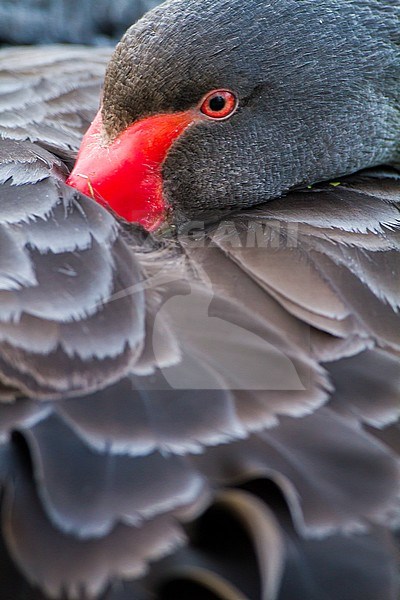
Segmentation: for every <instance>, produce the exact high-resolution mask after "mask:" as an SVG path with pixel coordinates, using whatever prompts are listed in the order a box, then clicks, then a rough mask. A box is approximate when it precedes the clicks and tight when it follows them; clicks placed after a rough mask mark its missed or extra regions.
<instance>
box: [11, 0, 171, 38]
mask: <svg viewBox="0 0 400 600" xmlns="http://www.w3.org/2000/svg"><path fill="white" fill-rule="evenodd" d="M157 4H160V0H0V44H2V45H4V44H49V43H72V44H90V45H110V44H115V42H116V41H118V39H119V38H120V37H121V35H122V34H123V33H124V31H125V30H126V29H127V28H128V27H129V25H130V24H131V23H133V22H134V21H136V20H137V19H138V18H139V17H140V16H141V15H142V14H143V13H145V12H146V11H148V10H150V9H151V8H153V7H154V6H156V5H157Z"/></svg>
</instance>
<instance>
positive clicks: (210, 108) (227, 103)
mask: <svg viewBox="0 0 400 600" xmlns="http://www.w3.org/2000/svg"><path fill="white" fill-rule="evenodd" d="M237 105H238V101H237V98H236V96H235V94H234V93H233V92H230V91H229V90H214V91H213V92H210V93H209V94H207V96H205V98H204V99H203V100H202V102H201V105H200V110H201V112H202V113H203V114H205V115H207V117H210V118H211V119H226V118H228V117H230V116H231V114H232V113H234V112H235V110H236V108H237Z"/></svg>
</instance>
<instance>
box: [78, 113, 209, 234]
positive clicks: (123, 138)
mask: <svg viewBox="0 0 400 600" xmlns="http://www.w3.org/2000/svg"><path fill="white" fill-rule="evenodd" d="M198 118H199V116H198V114H197V113H196V112H195V111H193V110H189V111H186V112H180V113H171V114H161V115H155V116H152V117H148V118H146V119H143V120H141V121H136V122H135V123H133V124H132V125H130V127H128V128H127V129H125V130H124V131H123V132H122V133H120V135H119V136H118V137H117V138H116V139H115V140H114V141H113V142H111V143H110V144H107V143H106V142H105V141H104V136H103V127H102V119H101V112H100V111H99V112H98V113H97V115H96V117H95V119H94V121H93V123H92V124H91V126H90V127H89V129H88V131H87V133H86V134H85V136H84V138H83V140H82V144H81V147H80V150H79V153H78V158H77V161H76V163H75V166H74V168H73V170H72V172H71V174H70V176H69V177H68V179H67V184H68V185H71V186H72V187H74V188H76V189H77V190H79V191H80V192H82V193H83V194H86V195H87V196H90V197H91V198H93V199H94V200H96V201H97V202H99V203H100V204H102V205H103V206H106V207H108V208H111V209H112V210H113V211H114V212H115V213H117V214H118V215H119V216H120V217H122V218H123V219H125V220H127V221H129V222H135V223H140V224H141V225H143V227H145V228H146V229H148V230H149V231H152V230H154V229H156V228H157V227H158V226H159V225H160V224H161V223H162V222H163V220H164V219H165V216H166V213H167V209H168V206H167V203H166V201H165V199H164V197H163V190H162V175H161V169H162V164H163V162H164V160H165V158H166V156H167V153H168V151H169V149H170V147H171V146H172V144H173V142H174V141H175V140H176V139H177V138H178V137H179V136H180V135H181V134H182V132H183V131H184V130H185V129H186V128H187V127H188V126H189V125H190V124H191V123H193V122H194V121H195V120H197V119H198Z"/></svg>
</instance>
